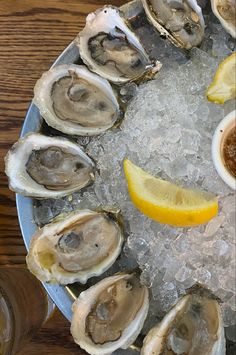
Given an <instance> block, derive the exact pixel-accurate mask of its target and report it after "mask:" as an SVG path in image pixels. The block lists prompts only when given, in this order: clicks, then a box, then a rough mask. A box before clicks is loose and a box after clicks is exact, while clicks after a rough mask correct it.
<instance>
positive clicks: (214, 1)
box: [211, 0, 236, 38]
mask: <svg viewBox="0 0 236 355" xmlns="http://www.w3.org/2000/svg"><path fill="white" fill-rule="evenodd" d="M211 8H212V11H213V12H214V14H215V15H216V17H218V19H219V21H220V22H221V24H222V26H223V27H224V28H225V30H226V31H227V32H229V33H230V34H231V36H232V37H234V38H236V1H235V0H211Z"/></svg>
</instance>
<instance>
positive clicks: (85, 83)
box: [33, 64, 120, 136]
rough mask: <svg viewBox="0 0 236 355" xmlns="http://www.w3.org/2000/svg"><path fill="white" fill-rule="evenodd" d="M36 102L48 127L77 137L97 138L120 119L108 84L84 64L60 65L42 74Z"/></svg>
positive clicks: (115, 101) (36, 87)
mask: <svg viewBox="0 0 236 355" xmlns="http://www.w3.org/2000/svg"><path fill="white" fill-rule="evenodd" d="M33 101H34V103H35V105H36V106H37V107H38V108H39V110H40V113H41V115H42V116H43V118H44V119H45V120H46V122H47V123H48V125H49V126H51V127H54V128H56V129H57V130H59V131H61V132H64V133H68V134H74V135H81V136H85V135H89V136H91V135H97V134H100V133H101V132H104V131H106V130H107V129H108V128H111V127H112V126H113V125H114V123H115V121H116V120H117V118H118V117H119V113H120V111H119V104H118V102H117V99H116V96H115V94H114V91H113V89H112V87H111V85H110V84H109V82H108V81H107V80H105V79H103V78H101V77H99V76H98V75H96V74H94V73H91V72H90V71H89V70H88V69H87V68H86V67H85V66H82V65H75V64H69V65H59V66H57V67H55V68H52V69H50V70H49V71H47V72H46V73H44V74H43V75H42V77H41V78H40V79H39V80H38V81H37V83H36V85H35V88H34V100H33Z"/></svg>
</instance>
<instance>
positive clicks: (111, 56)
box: [77, 6, 158, 84]
mask: <svg viewBox="0 0 236 355" xmlns="http://www.w3.org/2000/svg"><path fill="white" fill-rule="evenodd" d="M77 43H78V46H79V51H80V55H81V58H82V59H83V61H84V63H85V64H86V65H88V67H89V68H90V69H91V70H92V71H94V72H96V73H98V74H99V75H101V76H102V77H104V78H106V79H107V80H109V81H111V82H113V83H116V84H122V83H126V82H128V81H132V80H135V79H138V78H140V77H142V76H145V74H148V72H149V73H150V72H153V75H154V73H155V72H156V71H157V70H158V65H157V66H156V68H154V64H153V63H151V61H150V59H149V57H148V55H147V53H146V52H145V50H144V48H143V46H142V45H141V43H140V41H139V39H138V38H137V37H136V35H135V34H134V32H133V31H132V30H130V28H129V27H128V25H127V22H126V21H125V19H124V18H123V17H122V14H121V13H120V11H119V9H118V8H115V7H113V6H105V7H104V8H102V9H99V10H97V11H95V12H93V13H91V14H89V15H88V16H87V19H86V25H85V28H84V29H83V30H82V31H81V32H80V33H79V34H78V37H77Z"/></svg>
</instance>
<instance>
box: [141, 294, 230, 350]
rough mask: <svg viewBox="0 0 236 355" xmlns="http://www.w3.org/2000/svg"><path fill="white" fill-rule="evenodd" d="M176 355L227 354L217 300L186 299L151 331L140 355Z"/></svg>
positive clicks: (199, 297) (192, 297)
mask: <svg viewBox="0 0 236 355" xmlns="http://www.w3.org/2000/svg"><path fill="white" fill-rule="evenodd" d="M174 354H176V355H177V354H189V355H190V354H191V355H203V354H204V355H224V354H225V336H224V328H223V323H222V319H221V314H220V307H219V304H218V302H217V301H216V300H214V299H212V298H208V297H205V296H200V295H197V294H195V295H194V294H193V295H187V296H185V297H183V298H182V299H181V300H180V301H179V302H178V303H177V304H176V306H175V307H174V308H173V309H172V310H171V311H170V312H169V313H168V314H167V315H166V316H165V317H164V318H163V320H162V321H161V322H160V323H159V324H158V326H157V327H155V328H153V329H151V330H150V332H149V333H148V335H147V336H146V338H145V339H144V344H143V348H142V351H141V355H174Z"/></svg>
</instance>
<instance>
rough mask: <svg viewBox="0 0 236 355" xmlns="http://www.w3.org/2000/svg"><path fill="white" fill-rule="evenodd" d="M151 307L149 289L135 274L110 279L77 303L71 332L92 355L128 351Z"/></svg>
mask: <svg viewBox="0 0 236 355" xmlns="http://www.w3.org/2000/svg"><path fill="white" fill-rule="evenodd" d="M148 307H149V298H148V289H147V288H146V287H145V286H142V285H141V284H140V281H139V278H138V276H137V275H136V274H135V273H133V274H117V275H114V276H111V277H107V278H105V279H103V280H102V281H100V282H98V283H97V284H95V285H94V286H92V287H90V288H89V289H87V290H86V291H85V292H82V293H81V294H80V296H79V297H78V299H77V300H76V301H75V302H74V304H73V306H72V311H73V317H72V323H71V333H72V335H73V338H74V340H75V342H76V343H77V344H79V345H80V347H81V348H83V349H85V350H86V351H87V352H88V353H89V354H92V355H101V354H102V355H106V354H111V353H112V352H113V351H115V350H116V349H118V348H122V349H126V348H128V347H129V346H130V345H131V344H132V343H133V342H134V341H135V339H136V338H137V336H138V334H139V333H140V331H141V329H142V327H143V323H144V320H145V318H146V316H147V312H148Z"/></svg>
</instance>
